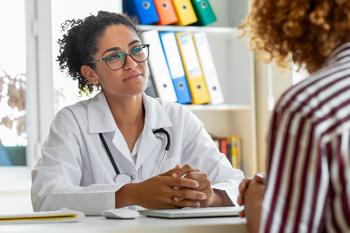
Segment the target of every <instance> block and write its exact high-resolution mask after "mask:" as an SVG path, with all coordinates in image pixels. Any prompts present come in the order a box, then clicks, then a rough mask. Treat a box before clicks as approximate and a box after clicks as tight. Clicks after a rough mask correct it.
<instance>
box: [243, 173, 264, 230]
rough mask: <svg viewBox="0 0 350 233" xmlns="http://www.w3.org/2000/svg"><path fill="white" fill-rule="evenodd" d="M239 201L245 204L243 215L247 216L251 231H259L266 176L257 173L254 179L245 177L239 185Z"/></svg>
mask: <svg viewBox="0 0 350 233" xmlns="http://www.w3.org/2000/svg"><path fill="white" fill-rule="evenodd" d="M239 193H240V194H239V197H238V203H239V204H240V205H243V204H244V207H245V210H244V212H242V213H241V216H245V217H246V218H247V226H248V230H249V232H259V227H260V216H261V206H262V202H263V199H264V193H265V178H263V177H261V176H258V175H255V176H254V178H253V179H245V180H243V181H242V182H241V184H240V187H239Z"/></svg>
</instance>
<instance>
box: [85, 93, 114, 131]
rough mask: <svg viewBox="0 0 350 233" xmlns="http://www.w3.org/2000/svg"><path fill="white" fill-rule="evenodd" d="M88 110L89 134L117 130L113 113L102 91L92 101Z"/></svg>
mask: <svg viewBox="0 0 350 233" xmlns="http://www.w3.org/2000/svg"><path fill="white" fill-rule="evenodd" d="M87 108H88V122H89V133H106V132H112V131H115V130H116V129H117V125H116V123H115V121H114V118H113V115H112V112H111V110H110V109H109V106H108V103H107V100H106V97H105V95H104V94H103V92H102V91H101V92H100V93H98V94H97V95H96V96H95V97H93V98H91V99H90V101H89V104H88V106H87Z"/></svg>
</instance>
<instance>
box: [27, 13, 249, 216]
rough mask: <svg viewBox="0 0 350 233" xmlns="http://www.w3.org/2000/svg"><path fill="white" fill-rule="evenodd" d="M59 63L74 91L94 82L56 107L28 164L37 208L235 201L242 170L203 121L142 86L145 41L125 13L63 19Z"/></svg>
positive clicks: (90, 209)
mask: <svg viewBox="0 0 350 233" xmlns="http://www.w3.org/2000/svg"><path fill="white" fill-rule="evenodd" d="M62 28H63V29H64V30H66V34H65V35H64V36H63V38H62V39H61V40H59V45H60V55H59V56H58V61H59V65H60V68H61V69H62V70H66V71H67V72H68V74H69V75H70V76H71V77H72V78H73V79H74V80H76V79H78V81H79V89H80V91H81V92H87V93H91V92H92V91H93V89H94V88H98V89H100V90H101V91H100V92H99V93H98V94H97V95H96V96H95V97H93V98H91V99H89V100H86V101H81V102H79V103H76V104H74V105H72V106H68V107H65V108H63V109H62V110H61V111H59V112H58V113H57V115H56V116H55V118H54V120H53V122H52V125H51V129H50V133H49V136H48V138H47V140H46V141H45V143H44V145H43V147H42V158H41V160H40V161H39V163H38V164H37V166H36V167H35V168H34V170H33V172H32V181H33V185H32V203H33V207H34V210H35V211H44V210H56V209H60V208H63V207H65V208H69V209H74V210H80V211H83V212H85V213H86V214H88V215H99V214H100V213H101V211H102V210H105V209H110V208H119V207H124V206H129V205H138V206H142V207H145V208H177V207H204V206H224V205H233V204H235V203H236V201H235V200H236V198H237V193H238V185H239V183H240V181H241V180H242V179H243V173H242V172H241V171H240V170H237V169H233V168H232V167H231V165H230V163H229V161H228V160H227V159H226V158H225V156H223V155H222V154H220V153H219V151H218V150H217V148H216V146H215V144H214V142H213V141H212V140H211V138H210V136H209V135H208V133H207V132H206V131H205V129H204V128H203V125H202V123H201V122H200V121H199V120H198V119H197V118H196V117H195V116H194V115H193V114H192V113H191V112H190V111H189V110H187V109H186V108H184V107H183V106H181V105H179V104H175V103H167V102H164V101H162V100H161V99H154V98H151V97H149V96H147V95H145V94H144V93H143V91H144V90H145V87H146V85H147V81H148V80H147V59H148V55H149V46H152V45H148V44H143V43H142V39H141V36H140V33H139V31H138V29H137V28H136V26H135V25H134V24H133V22H132V21H131V20H129V19H128V18H127V17H125V16H123V15H119V14H116V13H109V12H102V11H100V12H99V13H98V14H97V15H91V16H89V17H87V18H85V19H83V20H68V21H66V22H65V24H64V25H63V26H62Z"/></svg>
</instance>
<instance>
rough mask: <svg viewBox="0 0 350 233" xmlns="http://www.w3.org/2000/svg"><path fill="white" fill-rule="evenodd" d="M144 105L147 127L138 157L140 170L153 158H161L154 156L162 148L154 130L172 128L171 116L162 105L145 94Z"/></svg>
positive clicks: (137, 163)
mask: <svg viewBox="0 0 350 233" xmlns="http://www.w3.org/2000/svg"><path fill="white" fill-rule="evenodd" d="M143 104H144V107H145V125H144V129H143V132H142V138H141V142H140V147H139V152H138V155H137V160H136V169H139V168H140V167H141V166H142V164H143V163H144V162H145V161H146V160H147V159H148V158H150V157H151V156H161V155H158V154H157V155H153V154H152V153H154V152H155V151H156V150H155V149H156V148H160V147H161V146H162V142H161V140H159V139H157V138H156V136H155V135H154V134H153V130H155V129H160V128H165V129H166V128H169V127H172V123H171V121H170V119H169V116H168V114H167V112H166V111H165V109H164V108H163V106H162V105H161V103H159V102H158V101H157V100H155V99H153V98H151V97H149V96H147V95H145V94H144V95H143Z"/></svg>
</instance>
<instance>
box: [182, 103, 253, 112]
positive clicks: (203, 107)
mask: <svg viewBox="0 0 350 233" xmlns="http://www.w3.org/2000/svg"><path fill="white" fill-rule="evenodd" d="M184 106H186V107H187V108H188V109H190V110H192V111H241V110H249V109H250V106H248V105H235V104H218V105H195V104H191V105H184Z"/></svg>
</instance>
